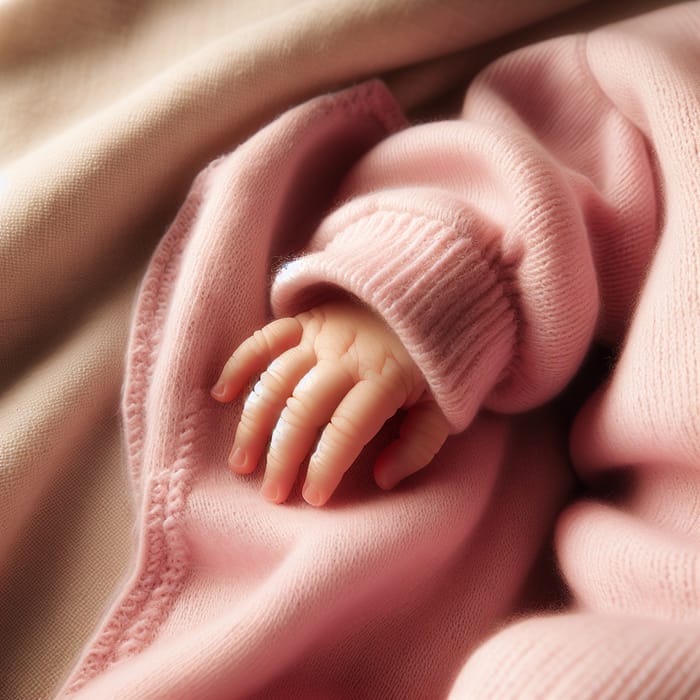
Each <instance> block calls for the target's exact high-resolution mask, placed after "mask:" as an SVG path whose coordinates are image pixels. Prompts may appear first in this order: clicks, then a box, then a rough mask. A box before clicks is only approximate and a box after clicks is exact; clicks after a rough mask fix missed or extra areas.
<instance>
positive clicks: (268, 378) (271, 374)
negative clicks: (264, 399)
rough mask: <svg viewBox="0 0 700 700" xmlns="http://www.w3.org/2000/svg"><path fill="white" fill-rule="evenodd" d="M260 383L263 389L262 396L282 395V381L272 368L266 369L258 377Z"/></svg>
mask: <svg viewBox="0 0 700 700" xmlns="http://www.w3.org/2000/svg"><path fill="white" fill-rule="evenodd" d="M260 381H261V382H262V385H263V387H264V389H265V390H264V391H263V394H266V393H267V394H274V395H275V396H279V395H280V394H281V393H282V390H283V388H284V381H283V379H282V376H281V375H280V373H279V372H278V371H277V370H275V369H273V368H272V367H268V368H267V369H266V370H265V371H264V372H263V373H262V374H261V375H260Z"/></svg>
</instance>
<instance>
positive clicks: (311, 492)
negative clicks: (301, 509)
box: [302, 484, 323, 506]
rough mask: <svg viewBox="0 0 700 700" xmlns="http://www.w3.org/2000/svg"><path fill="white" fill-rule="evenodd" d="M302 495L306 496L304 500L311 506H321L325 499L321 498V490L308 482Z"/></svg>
mask: <svg viewBox="0 0 700 700" xmlns="http://www.w3.org/2000/svg"><path fill="white" fill-rule="evenodd" d="M302 496H303V497H304V500H305V501H306V502H307V503H308V504H309V505H311V506H320V505H321V503H322V502H323V499H322V498H321V492H320V491H319V490H318V489H317V488H316V487H315V486H312V485H311V484H306V485H305V486H304V490H303V491H302Z"/></svg>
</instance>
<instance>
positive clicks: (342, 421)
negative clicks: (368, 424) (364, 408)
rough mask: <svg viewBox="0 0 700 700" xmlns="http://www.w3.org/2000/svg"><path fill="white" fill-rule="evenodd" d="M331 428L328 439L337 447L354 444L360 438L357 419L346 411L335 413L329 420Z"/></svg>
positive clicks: (360, 431) (360, 433)
mask: <svg viewBox="0 0 700 700" xmlns="http://www.w3.org/2000/svg"><path fill="white" fill-rule="evenodd" d="M330 425H331V427H332V430H330V431H329V435H328V439H329V441H330V442H333V443H336V444H337V445H338V446H339V447H348V446H354V445H356V444H357V442H358V441H359V440H361V439H362V430H361V429H360V426H359V424H358V423H357V421H356V420H355V419H354V418H352V417H351V416H349V415H348V414H346V413H337V414H335V415H334V416H332V418H331V420H330Z"/></svg>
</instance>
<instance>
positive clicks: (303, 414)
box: [280, 396, 310, 428]
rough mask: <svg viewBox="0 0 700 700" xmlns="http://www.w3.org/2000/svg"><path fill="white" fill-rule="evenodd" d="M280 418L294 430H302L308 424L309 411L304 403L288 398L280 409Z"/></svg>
mask: <svg viewBox="0 0 700 700" xmlns="http://www.w3.org/2000/svg"><path fill="white" fill-rule="evenodd" d="M280 418H281V419H282V420H283V421H284V422H285V423H287V424H288V425H290V426H292V427H294V428H303V427H304V426H306V425H308V424H309V418H310V411H309V408H308V406H307V405H306V404H305V403H304V401H302V400H300V399H299V398H297V397H296V396H290V397H289V398H288V399H287V402H286V404H285V406H284V408H283V409H282V413H281V414H280Z"/></svg>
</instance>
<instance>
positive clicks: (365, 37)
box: [0, 0, 669, 699]
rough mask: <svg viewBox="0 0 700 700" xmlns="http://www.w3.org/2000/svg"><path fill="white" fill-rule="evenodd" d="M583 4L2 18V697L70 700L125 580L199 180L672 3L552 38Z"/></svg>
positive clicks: (419, 111)
mask: <svg viewBox="0 0 700 700" xmlns="http://www.w3.org/2000/svg"><path fill="white" fill-rule="evenodd" d="M579 4H581V0H536V1H533V2H528V3H521V2H517V1H516V0H499V1H496V2H493V1H492V2H481V1H480V0H471V1H458V0H449V1H439V0H375V1H370V0H341V1H339V2H332V3H331V2H326V0H312V1H309V2H294V1H292V0H266V1H265V2H259V1H257V2H256V1H248V0H245V1H243V2H223V1H222V0H204V1H203V2H198V3H188V2H183V1H178V2H171V1H168V2H166V1H165V0H150V1H148V2H124V1H123V0H98V1H96V2H88V0H68V1H67V2H63V3H55V2H53V1H52V0H5V1H4V2H0V266H1V270H0V391H1V393H0V601H1V603H0V647H1V648H2V649H3V650H4V653H3V655H2V659H1V660H0V697H3V698H21V699H23V698H45V697H50V696H51V694H52V692H53V689H54V688H55V687H56V685H57V683H58V682H59V681H60V679H61V678H62V677H64V676H65V674H66V673H67V671H68V668H69V667H70V664H71V663H72V661H73V660H74V658H75V656H76V655H77V653H78V652H79V650H80V648H81V646H82V645H83V644H84V643H85V641H86V640H87V638H88V637H89V635H90V633H91V632H92V630H93V629H94V626H95V624H96V622H97V620H98V619H99V616H100V614H101V613H102V612H103V611H104V608H105V605H106V603H107V602H108V601H109V599H110V597H111V596H112V595H113V590H114V586H115V584H116V583H117V582H118V581H119V579H120V577H121V576H122V575H123V572H124V570H125V567H126V562H127V560H128V556H129V554H130V552H131V543H132V537H131V528H132V519H131V517H132V504H130V503H129V500H128V499H129V496H128V489H127V487H126V479H127V475H126V471H125V469H124V467H123V462H122V455H121V447H120V445H121V438H120V432H119V417H118V402H119V392H120V387H121V382H122V373H123V355H124V351H125V345H126V337H127V333H128V324H129V318H130V314H131V309H132V303H133V298H134V294H135V291H136V289H137V285H138V281H139V279H140V277H141V274H142V272H143V269H144V266H145V264H146V261H147V259H148V256H149V254H150V252H151V251H152V249H153V247H154V245H155V243H156V242H157V240H158V239H159V237H160V236H161V235H162V233H163V232H164V231H165V228H166V226H167V224H168V222H169V221H170V220H171V219H172V217H173V216H174V214H175V212H176V210H177V208H178V206H179V204H180V203H181V201H182V200H183V198H184V195H185V193H186V191H187V188H188V186H189V184H190V183H191V181H192V179H193V177H194V176H195V174H196V173H197V171H198V170H199V169H200V168H201V167H203V166H204V165H205V164H206V163H207V162H208V161H209V160H211V159H212V158H213V157H215V156H216V155H218V154H220V153H223V152H227V151H229V150H231V149H232V148H234V147H235V146H236V144H238V143H240V141H241V140H243V139H244V138H245V137H247V136H248V135H250V134H251V133H253V132H254V131H255V130H257V129H258V128H259V127H260V126H261V125H263V124H264V123H265V122H267V121H269V120H270V119H271V118H272V117H274V116H275V115H277V114H279V113H280V112H282V111H283V110H284V109H286V108H287V107H288V106H290V105H292V104H295V103H298V102H300V101H301V100H303V99H306V98H307V97H309V96H312V95H314V94H317V93H319V92H323V91H327V90H331V89H336V88H340V87H343V86H345V85H348V84H350V83H352V82H357V81H360V80H362V79H364V78H367V77H370V76H376V75H379V76H382V77H384V78H385V79H387V81H388V84H389V86H390V87H391V88H392V90H393V91H394V93H395V94H396V96H397V98H398V99H399V102H400V103H401V105H402V107H403V108H404V109H406V110H408V111H409V112H410V113H412V114H413V115H415V116H416V117H419V118H432V117H435V116H438V115H442V114H447V113H449V112H450V110H452V109H454V106H455V105H454V101H453V99H452V95H453V94H457V93H462V91H463V87H464V85H465V83H466V82H467V81H468V80H469V78H470V77H471V76H472V75H473V74H474V72H475V71H476V70H477V69H478V68H479V67H480V66H481V65H483V64H484V63H485V62H486V61H487V60H490V59H491V58H493V57H495V56H496V55H498V54H500V53H503V52H504V51H506V50H508V49H509V48H512V47H514V46H517V45H520V44H523V43H527V42H528V41H531V40H532V39H534V38H538V39H539V38H542V37H544V36H550V35H555V34H559V33H562V32H568V31H576V30H579V29H583V28H588V27H590V26H593V25H596V24H601V23H603V22H606V21H609V20H610V19H615V18H619V17H621V16H626V15H631V14H635V13H638V12H642V11H644V10H646V9H649V8H650V7H654V6H658V5H662V4H669V3H667V2H666V3H664V2H658V1H657V2H649V1H646V2H619V3H616V4H615V6H614V7H612V8H611V7H610V6H609V5H611V3H604V2H598V3H594V4H592V5H590V6H588V7H584V8H579V9H576V10H573V11H568V12H567V13H566V14H564V15H562V16H559V17H554V18H553V19H549V20H547V21H543V20H545V18H547V17H548V16H550V15H553V14H554V13H556V12H558V11H564V10H569V8H572V7H574V6H575V5H579ZM536 22H539V24H537V25H536V26H534V27H531V28H529V29H526V30H524V31H523V30H522V28H523V27H524V26H525V25H529V24H531V23H536ZM453 91H454V92H453Z"/></svg>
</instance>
